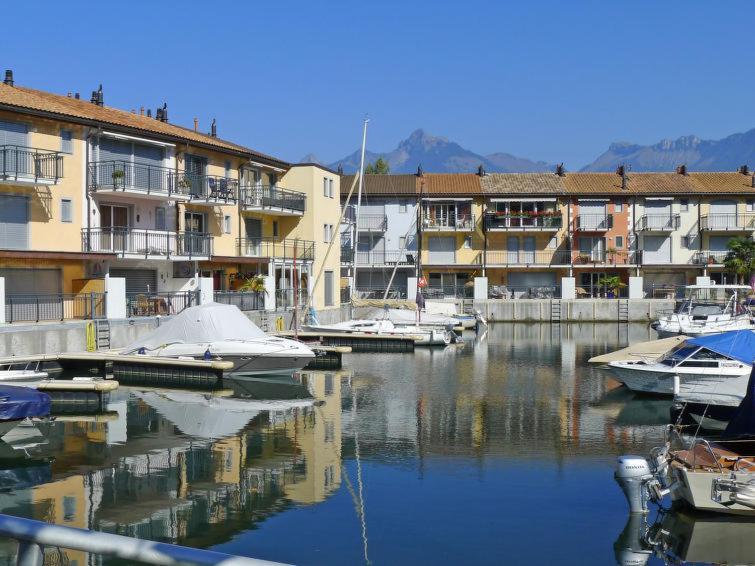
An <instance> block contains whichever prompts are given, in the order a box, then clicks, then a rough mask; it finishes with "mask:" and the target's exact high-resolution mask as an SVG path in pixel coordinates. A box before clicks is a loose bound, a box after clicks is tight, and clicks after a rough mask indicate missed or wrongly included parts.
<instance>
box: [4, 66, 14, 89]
mask: <svg viewBox="0 0 755 566" xmlns="http://www.w3.org/2000/svg"><path fill="white" fill-rule="evenodd" d="M3 84H5V85H8V86H13V69H5V80H3Z"/></svg>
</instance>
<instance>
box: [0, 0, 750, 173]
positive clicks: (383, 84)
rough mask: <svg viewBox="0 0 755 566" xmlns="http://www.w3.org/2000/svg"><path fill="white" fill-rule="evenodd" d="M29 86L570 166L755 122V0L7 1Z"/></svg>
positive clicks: (229, 126) (328, 135) (235, 124)
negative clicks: (627, 147)
mask: <svg viewBox="0 0 755 566" xmlns="http://www.w3.org/2000/svg"><path fill="white" fill-rule="evenodd" d="M1 12H2V18H1V19H2V21H3V24H2V32H1V33H0V67H2V68H3V69H5V68H12V69H13V70H14V71H15V75H16V81H17V82H18V84H21V85H25V86H30V87H35V88H40V89H44V90H50V91H53V92H59V93H66V92H68V91H74V92H76V91H80V92H81V93H82V96H86V97H87V98H88V96H89V94H90V93H91V91H92V90H93V89H95V88H96V87H97V85H98V84H99V83H100V82H101V83H103V85H104V92H105V103H106V104H108V105H113V106H117V107H120V108H125V109H132V108H139V106H141V105H144V106H147V107H151V108H153V109H154V108H155V107H157V106H158V105H161V104H162V102H163V101H167V102H168V107H169V117H170V120H171V121H172V122H177V123H180V124H182V125H185V126H191V125H192V123H193V118H194V117H197V118H199V120H200V127H201V128H202V129H203V130H205V131H207V130H209V122H210V120H211V119H212V118H213V117H215V118H217V121H218V133H219V135H220V136H221V137H226V138H228V139H231V140H233V141H237V142H238V143H242V144H245V145H248V146H250V147H253V148H255V149H257V150H260V151H264V152H267V153H271V154H273V155H276V156H278V157H281V158H284V159H288V160H293V161H298V160H299V159H300V158H301V157H303V156H304V155H305V154H306V153H309V152H313V153H315V154H316V155H317V156H318V157H319V158H320V159H321V160H322V161H324V162H330V161H333V160H336V159H339V158H341V157H343V156H344V155H346V154H347V153H350V152H351V151H353V150H354V149H356V148H357V147H358V145H359V143H360V135H361V132H360V130H361V120H362V118H363V116H364V115H365V114H369V115H370V117H371V123H370V134H369V136H370V137H369V143H368V146H369V147H370V149H372V150H374V151H383V150H390V149H392V148H393V147H395V145H396V143H397V142H398V141H399V140H400V139H403V138H405V137H406V136H407V135H408V134H409V133H410V132H411V131H413V130H414V129H416V128H420V127H421V128H424V129H425V130H427V131H428V132H430V133H432V134H435V135H442V136H445V137H448V138H450V139H452V140H454V141H457V142H459V143H460V144H462V145H463V146H465V147H467V148H468V149H471V150H473V151H476V152H479V153H491V152H495V151H507V152H510V153H514V154H516V155H519V156H522V157H528V158H531V159H543V160H547V161H550V162H556V161H565V162H566V164H567V167H569V168H570V169H572V170H575V169H577V168H578V167H580V166H582V165H584V164H585V163H587V162H590V161H592V160H593V159H594V158H595V157H596V156H597V155H598V154H599V153H601V152H602V151H603V150H605V149H606V147H607V145H608V144H609V143H610V142H612V141H617V140H627V141H633V142H638V143H653V142H656V141H658V140H659V139H661V138H664V137H669V138H675V137H678V136H680V135H685V134H696V135H698V136H700V137H702V138H719V137H723V136H725V135H728V134H731V133H734V132H741V131H744V130H746V129H749V128H751V127H754V126H755V119H753V117H752V111H753V101H754V100H755V97H754V93H755V72H753V54H754V53H755V47H753V40H754V39H755V28H753V25H754V22H755V3H754V2H752V1H751V0H727V1H726V2H711V1H709V0H684V1H681V0H663V1H659V0H632V1H629V0H624V1H613V0H611V1H609V0H601V1H589V2H588V1H578V0H572V1H564V0H553V1H549V0H520V1H519V2H506V1H497V2H495V1H489V2H483V1H475V0H472V1H470V0H467V1H458V0H456V1H450V0H433V1H430V0H428V1H410V0H404V1H393V0H382V1H381V2H359V1H356V2H355V1H353V0H352V1H344V2H335V1H334V2H327V1H325V0H322V1H314V0H310V1H309V2H293V1H290V2H286V1H280V2H264V3H263V2H237V3H233V2H226V1H223V0H213V1H206V2H193V1H188V0H187V1H183V2H175V3H171V2H166V1H152V2H144V1H139V0H131V1H129V2H91V1H89V2H78V1H75V0H69V1H66V2H49V3H48V2H41V1H38V2H33V3H30V2H5V3H4V4H3V8H2V10H1Z"/></svg>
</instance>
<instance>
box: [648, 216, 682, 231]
mask: <svg viewBox="0 0 755 566" xmlns="http://www.w3.org/2000/svg"><path fill="white" fill-rule="evenodd" d="M680 222H681V216H680V215H679V214H643V215H642V217H641V218H640V226H639V229H640V230H646V231H648V232H652V231H659V232H670V231H673V230H678V229H679V224H680Z"/></svg>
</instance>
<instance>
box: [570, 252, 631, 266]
mask: <svg viewBox="0 0 755 566" xmlns="http://www.w3.org/2000/svg"><path fill="white" fill-rule="evenodd" d="M571 254H572V263H573V264H574V265H575V266H577V265H586V266H601V267H605V266H620V265H633V266H634V265H640V264H641V263H642V252H641V251H636V250H633V251H615V252H608V251H602V250H593V251H591V252H581V251H576V250H575V251H573V252H571Z"/></svg>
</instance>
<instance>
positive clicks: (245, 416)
mask: <svg viewBox="0 0 755 566" xmlns="http://www.w3.org/2000/svg"><path fill="white" fill-rule="evenodd" d="M343 375H344V374H343V373H327V372H308V373H304V374H302V375H301V376H299V377H298V378H297V379H299V381H300V386H302V387H305V388H306V389H307V390H308V391H309V392H310V394H311V399H310V400H309V401H306V400H305V401H302V400H300V399H298V400H295V401H290V402H287V401H286V400H285V399H276V400H275V401H269V402H265V401H255V400H251V399H238V398H237V397H233V391H232V390H224V391H221V392H213V393H212V394H209V393H200V392H179V391H176V392H168V391H165V390H163V391H159V392H158V391H141V390H139V391H137V390H128V389H125V388H122V389H121V390H119V391H118V392H117V394H116V395H114V396H113V397H112V398H111V403H110V405H109V412H108V414H105V415H99V416H96V417H87V418H81V419H77V418H76V417H68V418H67V419H66V422H57V423H55V424H54V425H53V426H52V427H51V430H50V431H49V434H48V435H47V436H46V438H45V437H42V438H43V440H44V441H43V442H40V443H37V444H36V445H32V446H30V447H27V448H26V450H25V451H20V450H15V451H13V450H12V449H9V448H8V447H5V448H8V451H9V454H11V456H13V454H15V460H14V459H13V458H12V457H11V458H10V459H6V462H10V468H11V469H13V468H14V467H17V468H19V469H20V468H23V467H24V466H25V461H26V458H27V456H26V454H29V455H33V456H34V457H35V462H38V464H39V465H40V466H41V467H42V469H43V470H44V471H45V474H43V475H42V476H40V477H41V479H42V481H41V482H33V483H36V485H23V484H22V483H21V482H20V481H19V479H18V478H19V477H21V476H19V475H17V477H14V478H13V480H12V481H8V478H6V481H5V483H6V484H8V483H10V484H15V485H6V488H7V489H8V490H9V491H8V492H7V493H0V509H1V510H2V512H3V513H8V514H12V515H19V516H25V517H31V518H34V519H39V520H43V521H47V522H50V523H56V524H60V525H67V526H71V527H79V528H89V529H94V530H103V531H107V532H113V533H118V534H123V535H128V536H134V537H139V538H146V539H151V540H156V541H164V542H171V543H177V544H182V545H187V546H194V547H208V546H211V545H216V544H219V543H222V542H225V541H227V540H229V539H230V538H231V537H233V536H234V535H235V534H237V533H238V532H240V531H243V530H248V529H251V528H254V525H255V524H256V523H257V522H259V521H262V520H264V519H265V518H266V517H268V516H270V515H272V514H275V513H277V512H280V511H281V510H283V509H286V508H287V507H289V506H292V505H310V504H314V503H317V502H320V501H323V500H324V499H326V498H327V497H328V496H329V495H330V494H331V493H333V492H334V491H335V490H337V489H338V488H339V486H340V483H341V462H340V455H341V397H342V394H341V388H342V380H341V378H342V377H343ZM346 381H348V380H346ZM244 391H246V392H247V393H249V392H250V391H251V392H252V393H254V386H253V384H251V385H250V383H249V382H247V383H245V384H244ZM299 396H300V395H298V394H297V395H296V397H299ZM244 404H248V405H250V406H251V407H252V409H251V410H246V411H245V410H243V407H242V406H243V405H244ZM0 456H1V455H0ZM27 484H28V482H27ZM0 552H2V554H4V555H5V556H4V558H5V560H12V557H13V555H14V553H15V544H12V543H10V541H7V542H6V544H5V545H4V546H3V547H2V550H1V551H0ZM58 552H59V551H58V550H57V549H48V553H50V556H49V557H47V558H46V561H51V563H56V562H58V561H59V560H58V559H56V557H55V556H56V555H57V554H58ZM64 552H65V556H66V557H67V560H68V563H69V564H86V563H88V558H89V557H87V556H86V554H85V553H81V552H77V551H70V550H67V551H64Z"/></svg>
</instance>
